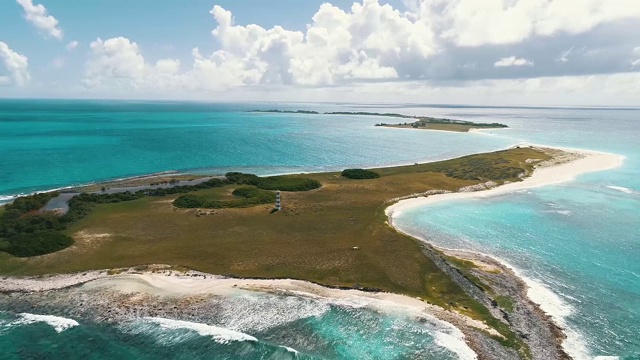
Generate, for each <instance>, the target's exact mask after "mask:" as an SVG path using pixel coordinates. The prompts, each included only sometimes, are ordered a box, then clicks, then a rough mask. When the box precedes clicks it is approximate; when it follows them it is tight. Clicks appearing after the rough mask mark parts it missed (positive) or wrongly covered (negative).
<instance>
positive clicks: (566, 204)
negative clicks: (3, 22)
mask: <svg viewBox="0 0 640 360" xmlns="http://www.w3.org/2000/svg"><path fill="white" fill-rule="evenodd" d="M253 108H263V109H270V108H280V109H284V108H289V109H300V108H303V109H311V110H319V111H337V110H353V111H378V110H382V111H389V112H401V113H414V114H425V115H438V116H447V117H452V118H460V119H467V120H477V121H486V120H490V121H491V122H493V121H499V122H503V123H506V124H508V125H509V126H510V127H511V128H510V129H505V130H496V131H491V132H488V133H484V134H456V133H443V132H429V131H414V130H398V129H385V128H378V127H374V126H373V125H374V124H375V123H376V122H380V119H376V118H366V117H364V118H363V117H345V116H314V115H293V114H292V115H290V114H252V113H247V112H244V111H245V110H249V109H253ZM523 141H526V142H533V143H540V144H547V145H557V146H570V147H578V148H585V149H593V150H602V151H609V152H614V153H617V154H622V155H624V156H626V157H627V159H626V161H625V163H624V165H623V166H622V167H620V168H617V169H614V170H610V171H606V172H601V173H594V174H588V175H585V176H582V177H580V178H579V179H577V180H576V181H573V182H570V183H566V184H561V185H556V186H549V187H544V188H538V189H532V190H527V191H524V192H520V193H516V194H510V195H504V196H500V197H496V198H492V199H489V200H487V199H484V200H482V201H475V200H469V201H457V202H455V203H454V202H450V203H438V204H436V205H433V206H430V207H428V208H422V209H415V210H414V211H411V212H407V213H404V214H403V216H402V217H401V218H400V219H398V223H399V225H400V226H401V227H403V228H404V229H407V230H409V231H411V232H413V233H420V234H422V235H423V236H424V237H426V238H428V239H429V240H430V241H433V242H435V243H437V244H439V245H441V246H444V247H454V248H469V249H477V250H480V251H483V252H486V253H489V254H492V255H495V256H497V257H499V258H501V259H504V260H505V261H507V262H508V263H510V264H511V265H513V266H514V267H516V268H517V269H519V270H520V271H521V272H522V273H523V275H525V276H527V277H528V278H531V279H533V280H535V281H537V282H539V283H541V284H544V286H546V288H547V289H549V290H551V291H552V292H553V294H556V296H557V297H558V298H554V297H553V296H551V297H548V300H549V303H548V304H547V308H550V309H552V310H553V311H555V315H557V318H559V319H561V320H562V321H564V322H565V325H566V326H567V329H568V332H569V334H570V337H569V342H568V347H570V350H571V351H572V353H573V354H575V355H576V356H577V357H580V358H590V357H592V356H596V355H603V356H604V355H612V356H620V357H621V358H622V359H637V358H639V357H640V335H638V334H640V325H639V324H640V265H639V264H640V231H639V229H640V227H639V226H638V225H639V224H640V111H639V110H616V109H523V108H520V109H514V108H473V107H446V106H442V107H428V106H425V107H415V106H414V107H410V106H407V105H401V106H387V107H382V106H363V105H355V104H352V105H340V106H339V105H328V104H324V105H317V104H297V105H292V104H288V105H275V104H254V105H247V104H201V103H160V102H158V103H154V102H143V103H140V102H105V101H30V100H29V101H28V100H0V201H1V200H2V199H8V198H9V197H10V196H11V195H15V194H19V193H30V192H33V191H39V190H47V189H53V188H59V187H64V186H69V185H75V184H83V183H88V182H93V181H101V180H108V179H114V178H122V177H129V176H136V175H143V174H148V173H155V172H161V171H169V170H178V171H186V172H197V173H207V174H219V173H224V172H226V171H229V170H242V171H251V172H255V173H258V174H268V173H284V172H301V171H318V170H339V169H342V168H345V167H351V166H381V165H392V164H398V163H414V162H418V161H426V160H436V159H443V158H450V157H455V156H459V155H463V154H468V153H473V152H482V151H489V150H494V149H501V148H505V147H507V146H510V145H513V144H516V143H518V142H523ZM556 300H559V301H560V302H557V301H556ZM0 310H2V309H0ZM52 315H61V316H64V314H52ZM2 316H3V317H4V318H2V319H3V320H0V323H1V322H2V321H4V324H7V323H11V322H12V321H15V318H16V316H18V315H16V314H12V313H5V314H2V315H1V316H0V317H2ZM77 320H78V322H80V325H79V326H77V327H74V328H71V329H68V330H65V331H63V332H60V333H57V332H56V331H55V330H52V328H51V326H49V325H46V324H43V323H34V324H28V325H21V326H11V327H2V328H0V343H1V346H0V348H2V349H3V350H4V349H10V350H9V351H8V352H4V353H3V354H2V355H0V357H2V356H6V354H11V355H10V356H12V357H9V358H11V359H14V358H21V354H23V355H24V356H22V358H25V357H26V358H29V356H31V355H33V354H42V356H41V357H42V358H59V356H57V355H58V354H64V355H65V357H67V358H90V357H89V356H87V357H85V356H84V355H85V354H88V352H87V351H88V350H87V349H86V348H85V346H86V345H91V346H92V347H93V348H95V349H96V350H95V354H97V355H95V357H94V358H114V359H115V358H162V357H171V355H175V354H176V352H175V350H176V349H179V350H180V353H182V352H184V354H186V355H185V358H198V357H200V358H203V357H211V356H213V355H215V356H213V357H214V358H221V359H223V358H243V356H244V358H248V359H249V358H260V356H263V358H279V357H281V356H285V355H282V354H285V353H284V352H282V351H283V348H282V346H290V347H292V348H295V349H297V350H298V351H301V355H300V356H309V357H317V358H322V357H326V358H399V359H401V358H407V357H410V356H411V355H410V354H412V351H416V350H415V349H416V346H417V347H419V348H425V349H427V350H426V353H424V354H420V356H417V358H429V357H431V358H437V359H440V358H447V357H450V358H455V356H454V355H452V353H451V352H450V351H449V352H447V350H445V349H444V348H442V347H440V346H438V345H437V344H436V342H435V340H434V336H435V334H436V332H435V331H436V330H434V329H433V328H427V329H424V328H420V327H416V326H418V325H416V323H415V321H414V320H415V319H413V320H412V319H407V318H405V317H403V316H400V315H397V314H380V313H377V312H375V311H368V310H363V309H355V310H354V309H349V308H343V307H334V308H332V309H331V310H329V311H327V312H324V313H323V315H322V316H307V317H303V318H301V319H298V320H296V321H292V322H287V323H285V324H281V325H279V326H277V327H273V328H270V329H269V330H268V331H266V332H261V331H257V330H256V331H253V330H252V329H249V330H247V331H246V333H249V334H250V335H252V336H255V337H256V338H257V339H258V340H259V341H258V342H257V343H256V342H237V343H236V342H232V343H229V344H219V343H216V342H215V341H212V340H211V337H207V336H200V335H198V334H197V333H194V332H193V331H192V330H189V329H175V330H174V331H173V332H171V331H169V332H162V331H160V329H158V328H157V326H156V327H155V328H154V327H153V326H152V325H148V324H147V325H144V326H143V325H140V324H137V325H131V326H133V328H136V329H139V328H143V329H147V330H148V331H147V332H145V331H142V332H140V331H132V330H131V329H132V327H131V326H129V327H127V326H125V325H121V326H108V325H105V324H99V323H92V322H91V321H90V319H77ZM3 326H4V325H3ZM136 326H137V327H136ZM403 327H404V329H405V330H403V331H400V332H398V333H397V334H398V335H397V336H396V337H394V336H395V335H394V334H396V333H395V332H393V333H392V332H389V331H390V330H388V329H396V328H403ZM159 331H160V332H159ZM294 334H297V335H294ZM174 337H176V338H179V339H181V340H180V341H178V342H171V341H169V342H168V343H163V342H162V341H164V340H166V339H167V338H168V339H169V340H171V339H173V338H174ZM86 339H91V341H90V342H88V343H87V344H85V343H83V341H84V342H86V341H87V340H86ZM159 339H160V340H159ZM385 339H390V340H389V341H391V342H393V344H395V345H394V346H391V345H389V344H390V342H385V341H386V340H385ZM403 340H407V341H406V343H405V342H404V341H403ZM159 343H161V344H163V345H161V346H157V344H159ZM150 344H154V346H157V349H155V350H154V351H157V352H150V353H147V349H148V348H149V346H150ZM202 349H209V350H208V352H204V351H206V350H202ZM385 349H386V350H385ZM387 350H388V351H390V352H384V351H387ZM367 351H371V353H367ZM167 354H169V355H167ZM212 354H213V355H212ZM286 354H287V356H288V354H289V353H286ZM368 354H369V355H370V354H377V355H375V356H373V355H371V356H369V355H368ZM407 354H409V355H407ZM174 358H175V356H174ZM302 358H304V357H302Z"/></svg>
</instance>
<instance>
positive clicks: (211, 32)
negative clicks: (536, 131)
mask: <svg viewBox="0 0 640 360" xmlns="http://www.w3.org/2000/svg"><path fill="white" fill-rule="evenodd" d="M0 97H7V98H101V99H159V100H167V99H170V100H204V101H322V102H383V103H448V104H477V105H534V106H535V105H544V106H549V105H551V106H563V105H567V106H573V105H580V106H640V0H608V1H602V0H390V1H385V0H358V1H355V2H354V1H353V0H352V1H345V0H330V1H329V2H323V1H315V0H304V1H301V0H270V1H264V0H242V1H238V0H189V1H184V0H91V1H87V0H3V1H2V2H0Z"/></svg>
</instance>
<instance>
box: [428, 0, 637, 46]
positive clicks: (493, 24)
mask: <svg viewBox="0 0 640 360" xmlns="http://www.w3.org/2000/svg"><path fill="white" fill-rule="evenodd" d="M421 12H422V14H423V16H429V17H430V18H431V19H433V21H434V23H435V24H437V26H438V27H439V28H440V29H442V36H443V37H444V38H446V39H449V40H451V41H453V42H454V43H455V44H457V45H459V46H480V45H484V44H510V43H518V42H521V41H523V40H525V39H527V38H530V37H533V36H551V35H555V34H558V33H569V34H578V33H583V32H586V31H588V30H591V29H593V28H594V27H596V26H598V25H600V24H603V23H606V22H611V21H616V20H622V19H639V18H640V6H638V2H637V0H614V1H602V0H480V1H479V0H433V1H425V0H423V1H421Z"/></svg>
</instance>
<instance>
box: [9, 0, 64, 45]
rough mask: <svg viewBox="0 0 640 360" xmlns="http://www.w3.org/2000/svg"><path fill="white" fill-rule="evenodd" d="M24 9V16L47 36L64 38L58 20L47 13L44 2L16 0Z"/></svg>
mask: <svg viewBox="0 0 640 360" xmlns="http://www.w3.org/2000/svg"><path fill="white" fill-rule="evenodd" d="M16 1H17V2H18V4H20V6H22V8H23V9H24V17H25V19H27V21H29V22H30V23H32V24H33V25H34V26H35V27H36V28H38V29H39V30H42V31H44V33H45V34H46V35H47V36H51V37H53V38H56V39H58V40H62V37H63V32H62V30H61V29H60V28H59V27H58V20H57V19H56V18H54V17H53V16H51V15H49V14H47V9H46V8H45V7H44V6H43V5H42V4H37V5H34V4H33V0H16Z"/></svg>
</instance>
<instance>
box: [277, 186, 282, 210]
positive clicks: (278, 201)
mask: <svg viewBox="0 0 640 360" xmlns="http://www.w3.org/2000/svg"><path fill="white" fill-rule="evenodd" d="M276 210H277V211H280V210H282V203H281V201H280V190H278V191H276Z"/></svg>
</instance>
